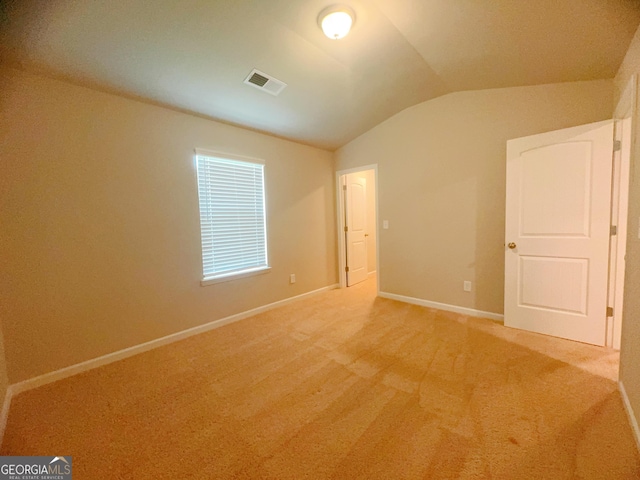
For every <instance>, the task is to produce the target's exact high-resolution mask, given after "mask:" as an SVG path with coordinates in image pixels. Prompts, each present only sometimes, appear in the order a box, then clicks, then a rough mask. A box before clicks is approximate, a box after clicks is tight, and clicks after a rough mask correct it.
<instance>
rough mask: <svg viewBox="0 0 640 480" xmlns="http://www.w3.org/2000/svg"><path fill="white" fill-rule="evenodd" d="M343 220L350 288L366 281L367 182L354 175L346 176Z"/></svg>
mask: <svg viewBox="0 0 640 480" xmlns="http://www.w3.org/2000/svg"><path fill="white" fill-rule="evenodd" d="M345 219H346V231H345V238H346V244H347V286H348V287H350V286H352V285H355V284H356V283H359V282H362V281H363V280H366V279H367V237H366V233H367V181H366V179H365V178H363V177H361V176H358V174H356V173H350V174H348V175H346V183H345Z"/></svg>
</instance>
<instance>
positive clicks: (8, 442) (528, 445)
mask: <svg viewBox="0 0 640 480" xmlns="http://www.w3.org/2000/svg"><path fill="white" fill-rule="evenodd" d="M617 362H618V355H617V354H616V353H615V352H613V351H611V350H606V349H601V348H597V347H592V346H588V345H583V344H579V343H574V342H568V341H563V340H559V339H554V338H549V337H544V336H540V335H535V334H529V333H525V332H519V331H516V330H510V329H507V328H504V327H502V326H500V325H498V324H495V323H493V322H491V321H489V320H480V319H473V318H468V317H464V316H461V315H457V314H452V313H446V312H440V311H436V310H432V309H428V308H422V307H417V306H411V305H406V304H403V303H399V302H395V301H391V300H384V299H377V298H375V285H373V282H367V283H365V284H361V285H358V286H355V287H352V288H349V289H344V290H335V291H331V292H327V293H323V294H320V295H317V296H314V297H312V298H310V299H307V300H303V301H300V302H297V303H295V304H291V305H289V306H286V307H282V308H279V309H276V310H272V311H270V312H267V313H264V314H261V315H258V316H256V317H253V318H250V319H247V320H243V321H241V322H238V323H235V324H232V325H228V326H226V327H223V328H220V329H218V330H214V331H211V332H209V333H206V334H203V335H200V336H197V337H192V338H190V339H187V340H184V341H182V342H179V343H176V344H173V345H169V346H166V347H163V348H160V349H157V350H154V351H151V352H148V353H145V354H142V355H138V356H136V357H132V358H130V359H127V360H124V361H121V362H118V363H115V364H112V365H108V366H105V367H102V368H99V369H96V370H93V371H90V372H87V373H85V374H82V375H78V376H75V377H72V378H69V379H67V380H64V381H60V382H57V383H55V384H51V385H48V386H45V387H42V388H39V389H37V390H32V391H29V392H25V393H23V394H21V395H19V396H17V397H16V398H14V400H13V403H12V406H11V411H10V415H9V422H8V426H7V431H6V434H5V438H4V444H3V447H2V454H3V455H72V456H73V464H74V473H75V475H74V479H76V480H80V479H165V478H166V479H184V478H201V479H208V478H234V479H235V478H255V479H304V478H310V479H323V478H335V479H355V478H361V479H376V478H379V479H400V478H433V479H435V478H439V479H456V478H461V479H485V478H487V479H488V478H491V479H510V480H511V479H578V478H579V479H633V478H636V479H637V478H640V457H639V455H638V451H637V450H636V446H635V443H634V439H633V437H632V433H631V429H630V427H629V425H628V423H627V418H626V416H625V412H624V410H623V406H622V401H621V399H620V395H619V393H618V391H617V388H616V383H615V381H614V380H615V378H616V377H617Z"/></svg>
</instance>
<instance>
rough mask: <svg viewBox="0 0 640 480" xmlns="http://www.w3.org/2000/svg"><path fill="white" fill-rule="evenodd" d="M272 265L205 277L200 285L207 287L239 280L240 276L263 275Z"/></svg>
mask: <svg viewBox="0 0 640 480" xmlns="http://www.w3.org/2000/svg"><path fill="white" fill-rule="evenodd" d="M270 271H271V267H260V268H255V269H251V270H243V271H242V272H234V273H229V274H227V275H220V276H218V277H209V278H203V279H202V280H200V286H201V287H206V286H207V285H213V284H216V283H222V282H230V281H231V280H238V279H240V278H246V277H253V276H254V275H262V274H265V273H269V272H270Z"/></svg>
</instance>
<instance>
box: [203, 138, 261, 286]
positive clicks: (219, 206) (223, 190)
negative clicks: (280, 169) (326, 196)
mask: <svg viewBox="0 0 640 480" xmlns="http://www.w3.org/2000/svg"><path fill="white" fill-rule="evenodd" d="M247 160H248V159H244V158H242V157H235V156H231V155H227V154H218V153H215V152H207V151H204V150H196V169H197V174H198V198H199V200H200V231H201V237H202V271H203V276H202V277H203V278H202V279H203V281H202V283H203V284H207V283H215V282H217V281H223V280H229V279H231V278H235V277H237V276H241V275H248V274H254V273H258V272H265V271H267V270H268V269H269V264H268V261H267V227H266V220H265V201H264V200H265V192H264V164H262V163H255V162H256V160H251V161H247Z"/></svg>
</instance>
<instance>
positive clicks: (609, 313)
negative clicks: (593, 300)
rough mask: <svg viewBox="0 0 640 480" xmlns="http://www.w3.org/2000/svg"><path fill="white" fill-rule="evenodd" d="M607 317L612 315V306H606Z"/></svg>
mask: <svg viewBox="0 0 640 480" xmlns="http://www.w3.org/2000/svg"><path fill="white" fill-rule="evenodd" d="M607 317H613V307H607Z"/></svg>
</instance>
